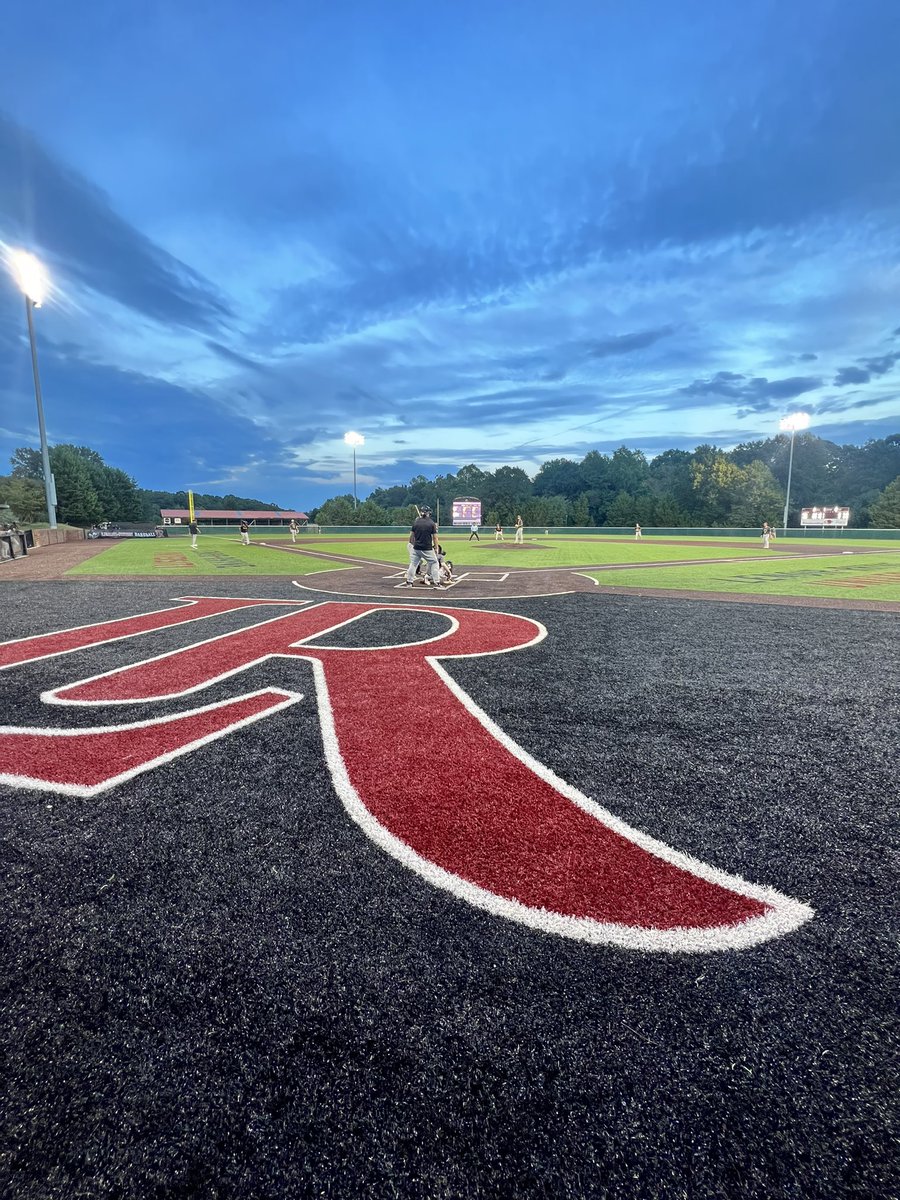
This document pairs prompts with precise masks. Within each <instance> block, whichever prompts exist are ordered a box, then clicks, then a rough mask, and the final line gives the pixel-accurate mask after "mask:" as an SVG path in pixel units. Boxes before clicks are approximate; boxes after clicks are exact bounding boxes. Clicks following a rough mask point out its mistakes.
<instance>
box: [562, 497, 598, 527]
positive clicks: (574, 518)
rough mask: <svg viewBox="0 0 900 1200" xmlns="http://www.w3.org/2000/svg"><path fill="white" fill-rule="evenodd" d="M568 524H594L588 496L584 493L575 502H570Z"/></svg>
mask: <svg viewBox="0 0 900 1200" xmlns="http://www.w3.org/2000/svg"><path fill="white" fill-rule="evenodd" d="M566 524H567V525H578V526H585V525H591V524H593V522H592V521H591V510H590V509H589V508H588V502H587V495H586V494H584V493H582V495H580V496H577V497H576V498H575V499H574V500H570V501H569V505H568V519H567V520H566Z"/></svg>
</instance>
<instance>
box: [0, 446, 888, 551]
mask: <svg viewBox="0 0 900 1200" xmlns="http://www.w3.org/2000/svg"><path fill="white" fill-rule="evenodd" d="M789 452H790V439H789V438H788V437H787V436H785V435H779V436H778V437H774V438H767V439H764V440H761V441H755V442H745V443H743V444H741V445H739V446H735V448H734V449H733V450H727V451H726V450H720V449H718V448H717V447H716V446H712V445H703V446H698V447H697V448H696V449H695V450H691V451H688V450H666V451H665V452H664V453H662V454H659V455H657V456H656V457H655V458H652V459H647V457H646V456H645V455H644V454H643V452H642V451H640V450H631V449H629V448H628V447H627V446H620V447H619V449H618V450H616V451H615V452H614V453H613V454H611V455H607V454H601V453H600V452H599V451H597V450H592V451H590V453H589V454H586V455H585V456H584V458H582V459H580V460H576V459H570V458H554V459H550V460H549V461H548V462H545V463H544V464H543V465H542V466H541V468H540V470H539V471H538V472H537V474H536V475H535V476H534V477H533V478H532V477H531V476H529V475H528V474H527V473H526V472H525V471H523V470H522V469H521V467H509V466H503V467H499V468H498V469H497V470H496V471H483V470H481V468H480V467H477V466H475V465H474V464H470V465H469V466H465V467H462V468H461V469H460V470H459V471H458V472H457V474H455V475H453V474H449V475H438V476H437V477H436V478H434V479H429V478H427V477H426V476H425V475H416V476H415V478H413V479H411V480H410V481H409V483H407V484H397V485H396V486H393V487H380V488H375V490H374V491H373V492H372V493H371V494H370V495H369V496H368V497H367V499H365V500H364V501H363V502H362V503H361V504H360V505H358V507H354V504H353V497H352V496H351V495H342V496H335V497H333V498H332V499H330V500H327V501H326V502H325V503H324V504H322V505H321V506H320V507H319V508H317V509H312V510H309V512H310V518H311V519H312V520H314V521H318V523H319V524H321V525H406V524H408V522H409V519H410V512H411V506H412V505H414V504H417V505H420V506H421V505H422V504H430V505H431V506H432V508H436V507H437V505H438V504H440V506H441V510H442V513H441V516H442V522H443V523H445V524H446V523H449V516H450V506H451V504H452V502H453V500H454V499H456V498H457V497H458V496H473V497H477V498H478V499H480V500H481V502H482V518H483V521H484V523H485V524H487V525H493V524H495V523H496V522H497V521H500V522H502V523H503V524H505V525H509V524H512V522H513V521H514V520H515V518H516V516H517V514H519V513H521V515H522V519H523V520H524V522H525V524H526V525H532V526H540V525H544V526H551V525H553V526H563V525H600V526H602V525H606V526H623V525H633V524H634V523H635V522H638V523H640V524H641V525H644V526H647V527H653V526H657V527H659V526H676V527H677V526H691V525H692V526H732V527H745V528H746V527H752V526H755V525H761V524H762V522H763V521H769V522H770V524H775V525H780V524H781V519H782V512H783V509H784V498H785V488H786V485H787V473H788V457H789ZM10 462H11V464H12V473H11V474H10V475H8V476H0V504H7V505H9V507H10V509H11V511H12V515H13V516H15V517H16V518H17V519H18V520H19V522H20V523H22V524H32V523H34V522H37V521H46V519H47V506H46V501H45V499H44V483H43V469H42V464H41V456H40V454H39V452H38V451H37V450H33V449H31V448H28V447H22V448H20V449H18V450H16V451H15V452H14V454H13V456H12V458H11V460H10ZM50 466H51V470H52V471H53V474H54V477H55V479H56V492H57V501H58V512H57V515H58V518H59V520H60V521H63V522H66V523H68V524H71V525H92V524H94V523H95V522H97V521H102V520H107V521H127V522H135V523H138V522H150V523H156V522H158V521H159V519H160V509H161V508H187V506H188V502H187V492H185V491H178V492H162V491H152V490H148V489H146V488H140V487H138V486H137V484H136V482H135V481H134V479H133V478H132V477H131V476H130V475H128V474H126V473H125V472H124V471H122V470H120V469H119V468H118V467H111V466H108V465H107V464H106V463H105V462H104V461H103V458H102V457H101V455H100V454H98V453H97V451H96V450H91V449H90V448H89V447H87V446H72V445H67V444H64V445H57V446H53V447H52V448H51V450H50ZM194 503H195V504H196V506H197V507H198V508H236V509H241V508H244V509H250V508H255V509H262V510H268V511H275V510H278V509H279V508H280V507H281V506H280V505H278V504H274V503H272V502H270V501H263V500H256V499H253V498H249V497H246V496H235V495H231V494H229V495H225V496H216V495H212V494H205V493H199V492H195V493H194ZM814 504H816V505H821V504H846V505H849V507H850V510H851V524H852V525H854V526H856V527H858V528H864V527H866V526H870V527H873V528H878V529H896V528H900V434H892V435H891V436H890V437H886V438H880V439H876V440H872V441H869V442H867V443H866V444H865V445H864V446H839V445H837V443H835V442H830V441H827V440H825V439H824V438H820V437H816V436H815V434H811V433H801V434H799V435H798V436H797V437H796V439H795V443H794V459H793V471H792V476H791V512H790V518H789V524H791V525H798V524H799V520H800V509H801V508H802V507H806V506H809V505H814ZM445 513H446V517H445V516H444V514H445Z"/></svg>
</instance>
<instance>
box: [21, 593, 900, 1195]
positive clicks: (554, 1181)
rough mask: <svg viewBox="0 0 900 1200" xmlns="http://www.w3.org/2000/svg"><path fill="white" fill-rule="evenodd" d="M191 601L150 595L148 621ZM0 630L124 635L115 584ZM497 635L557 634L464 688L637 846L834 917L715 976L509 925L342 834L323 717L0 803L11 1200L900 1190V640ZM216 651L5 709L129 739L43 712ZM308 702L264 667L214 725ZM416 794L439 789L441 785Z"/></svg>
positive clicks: (144, 642) (848, 618)
mask: <svg viewBox="0 0 900 1200" xmlns="http://www.w3.org/2000/svg"><path fill="white" fill-rule="evenodd" d="M217 588H218V590H219V591H220V592H221V593H223V594H230V595H234V594H240V593H241V591H242V590H243V591H244V592H245V593H246V594H247V595H257V594H258V593H259V585H258V583H255V582H254V581H249V580H248V581H246V582H243V583H242V582H238V583H236V584H235V583H234V582H233V581H228V582H226V581H221V582H220V583H219V584H218V585H217V584H216V583H215V582H214V581H207V582H206V583H205V585H204V590H206V591H209V592H210V593H211V594H215V591H216V589H217ZM172 594H173V588H172V585H171V584H170V583H154V582H152V581H148V582H147V583H146V585H145V586H143V587H142V588H141V589H140V605H139V607H140V608H142V609H143V610H144V611H149V610H151V609H157V608H161V607H164V606H165V605H166V604H167V602H168V601H169V598H170V597H171V595H172ZM5 601H6V604H5V612H4V619H5V629H4V633H5V636H6V637H10V638H13V637H23V636H26V635H28V634H33V633H40V632H46V631H47V630H51V629H59V628H65V627H70V626H74V625H79V624H84V623H88V622H91V621H97V620H101V619H109V618H112V617H119V616H126V615H132V614H134V613H135V612H136V611H137V608H136V603H135V590H134V587H133V585H131V584H130V583H116V582H114V581H108V582H105V583H103V584H102V585H101V584H99V583H97V584H91V582H90V581H85V582H84V584H83V585H80V586H79V587H77V588H73V587H71V586H69V585H67V584H65V583H47V584H42V583H29V584H15V583H10V584H9V585H8V586H7V588H6V594H5ZM501 607H504V608H510V607H511V608H514V609H515V611H518V612H521V613H522V614H523V615H526V616H530V617H533V618H535V619H537V620H540V621H542V622H543V623H544V624H545V625H546V626H547V628H548V637H547V638H546V639H545V640H544V641H543V642H541V643H540V645H538V646H535V647H534V648H533V649H532V650H530V651H529V652H527V653H522V654H513V655H502V656H499V657H497V658H494V659H489V660H480V661H479V660H476V659H472V660H460V661H458V662H457V663H455V664H454V665H453V667H452V673H453V676H454V678H456V679H457V680H458V682H459V683H460V685H461V686H463V687H464V688H465V689H466V690H467V691H469V692H470V693H471V694H472V696H473V697H474V698H475V700H476V701H477V703H478V704H479V705H481V707H482V708H483V709H484V710H485V711H486V713H487V714H488V716H489V717H490V718H491V719H493V720H495V721H496V722H497V723H498V724H499V725H500V726H501V727H502V728H503V729H505V730H506V731H507V732H508V733H509V734H510V735H511V736H512V737H514V738H515V739H516V740H517V741H518V742H519V743H520V744H521V745H522V746H523V747H524V748H525V749H526V750H527V751H528V752H529V753H531V754H533V755H534V756H535V757H536V758H538V759H539V760H540V761H542V762H544V763H546V764H547V766H549V767H550V768H552V769H553V770H554V771H556V772H557V773H558V774H559V775H561V776H562V777H564V778H566V779H567V780H569V781H570V782H571V783H573V784H574V785H575V786H577V787H579V788H581V789H582V790H583V791H585V792H586V793H588V794H590V795H592V796H594V797H595V798H596V799H597V800H598V801H600V802H601V803H604V804H606V805H607V806H608V807H609V808H611V809H612V810H613V811H615V812H616V813H617V814H618V815H620V816H621V817H622V818H623V819H625V820H627V821H629V822H631V823H632V824H634V825H637V826H639V827H641V828H643V829H645V830H646V831H647V832H648V833H650V834H651V835H653V836H655V837H659V838H661V839H663V840H664V841H666V842H668V843H669V844H671V845H674V846H677V847H679V848H680V849H682V850H684V851H686V852H689V853H693V854H696V855H697V856H698V857H700V858H702V859H703V860H705V861H711V862H714V863H716V864H717V865H719V866H721V867H722V868H723V869H726V870H730V871H735V872H737V873H740V874H742V875H744V876H745V877H747V878H751V879H752V878H755V879H759V880H764V881H765V882H768V883H771V884H772V885H773V886H777V887H779V888H781V889H783V890H784V891H786V892H788V893H789V894H792V895H796V896H798V897H801V898H803V899H805V900H807V901H808V902H809V903H811V904H812V905H813V907H814V908H815V909H816V917H815V918H814V919H813V920H812V921H811V922H809V923H808V924H807V925H806V926H804V927H803V929H801V930H800V931H798V933H797V934H796V935H792V936H790V937H787V938H784V939H781V940H779V941H775V942H770V943H766V944H765V945H762V946H760V947H757V948H755V949H753V950H749V951H744V952H739V953H724V954H714V955H710V956H693V955H683V956H677V955H676V956H668V955H665V956H659V955H653V954H634V953H628V952H624V951H622V950H617V949H612V948H609V947H586V946H584V945H579V944H576V943H571V942H567V941H566V940H564V939H561V938H554V937H549V936H542V935H539V934H536V933H534V932H533V931H530V930H527V929H524V928H522V927H518V926H516V925H514V924H512V923H511V922H508V921H502V920H499V919H496V918H492V917H490V916H488V915H487V914H485V913H482V912H479V911H477V910H475V909H473V908H471V907H470V906H468V905H465V904H462V903H459V902H458V901H455V900H453V899H452V898H451V897H449V896H448V895H447V894H446V893H444V892H441V891H440V890H438V889H436V888H432V887H429V886H428V885H427V884H426V883H424V881H422V880H420V879H418V878H417V877H415V876H413V875H411V874H410V872H408V871H406V870H404V869H403V868H402V867H401V866H400V865H399V864H398V863H396V862H395V861H394V860H393V859H390V858H389V857H388V856H386V855H385V854H383V853H382V852H381V851H379V849H378V848H377V847H376V846H375V845H374V844H373V843H371V842H370V841H369V840H368V839H367V838H366V837H365V836H364V835H363V834H362V833H361V832H360V830H359V829H358V828H357V827H356V826H354V825H353V824H352V822H350V821H349V820H348V818H347V816H346V814H345V813H344V812H343V810H342V808H341V805H340V803H339V802H338V800H337V797H336V795H335V793H334V789H333V787H332V784H331V781H330V777H329V775H328V773H327V771H326V769H325V766H324V763H323V758H322V740H321V733H320V730H319V726H318V721H317V719H316V716H315V712H314V707H313V705H312V704H311V703H310V704H307V703H300V704H298V705H296V706H294V707H293V708H292V709H291V710H290V711H289V712H285V713H282V714H278V715H276V716H274V717H272V718H271V719H270V720H268V721H266V722H263V723H261V724H259V725H257V726H254V727H252V729H250V730H247V731H245V732H242V733H238V734H236V735H234V736H232V737H227V738H224V739H222V740H221V741H218V742H216V743H213V744H211V745H209V746H207V747H204V748H202V749H201V750H199V751H197V752H196V753H194V754H191V755H189V756H187V757H186V758H182V759H178V760H176V761H175V762H173V763H172V764H170V765H169V766H168V767H165V768H160V769H159V770H157V771H154V772H151V773H149V774H147V775H144V776H140V777H138V778H137V779H135V780H132V781H130V782H129V783H127V784H124V785H122V787H120V788H117V789H114V790H113V791H111V792H109V793H107V794H104V795H101V796H99V797H97V798H96V799H95V800H93V801H91V802H90V803H85V802H83V801H73V800H71V799H64V798H61V797H57V796H53V795H50V794H47V793H29V792H24V791H19V790H16V789H12V788H8V787H0V828H2V836H3V845H4V847H5V855H6V858H5V861H6V864H7V869H6V870H5V871H4V872H3V874H2V882H0V886H2V888H3V893H4V894H3V903H2V904H0V914H2V915H0V922H2V930H3V933H4V935H5V937H6V939H7V940H6V947H7V950H6V957H5V974H6V988H5V989H4V992H3V995H2V997H0V1020H2V1024H3V1028H2V1036H3V1037H4V1045H5V1046H6V1049H7V1064H6V1068H5V1074H4V1088H5V1092H6V1103H7V1109H6V1114H7V1116H8V1119H9V1124H10V1129H11V1131H12V1134H13V1136H12V1137H11V1138H10V1142H9V1146H10V1149H9V1152H8V1155H7V1157H6V1159H5V1161H4V1166H3V1170H4V1172H8V1174H5V1176H4V1178H3V1183H4V1186H5V1195H8V1196H10V1198H11V1200H38V1198H39V1197H40V1198H42V1200H43V1198H44V1197H56V1196H58V1197H61V1198H63V1197H67V1196H76V1195H77V1196H79V1197H82V1198H83V1200H101V1198H102V1200H108V1198H109V1197H112V1196H114V1197H116V1198H117V1200H147V1197H148V1196H150V1195H152V1196H159V1197H163V1196H165V1197H173V1198H174V1197H185V1198H186V1197H194V1196H198V1197H199V1196H203V1197H207V1196H208V1197H217V1198H219V1200H226V1198H227V1200H260V1198H261V1197H265V1198H266V1200H292V1198H293V1197H306V1196H322V1197H332V1198H335V1200H337V1198H339V1200H356V1198H357V1197H359V1198H362V1197H366V1200H368V1198H370V1197H373V1196H377V1197H381V1196H403V1197H407V1196H408V1197H416V1198H419V1197H421V1198H423V1200H424V1198H425V1197H427V1198H428V1200H431V1198H434V1200H455V1198H456V1197H466V1200H487V1198H488V1197H490V1198H492V1200H493V1197H497V1196H513V1195H514V1196H516V1197H522V1198H523V1200H539V1198H541V1200H543V1198H546V1197H548V1196H552V1197H554V1198H555V1197H560V1198H561V1200H585V1198H593V1200H600V1198H602V1200H644V1198H647V1200H650V1198H651V1197H652V1198H654V1200H657V1198H659V1197H668V1196H672V1197H676V1196H679V1197H680V1196H689V1197H690V1198H691V1200H722V1198H723V1197H728V1198H729V1200H801V1198H804V1200H805V1198H807V1197H823V1198H824V1197H828V1200H857V1198H859V1200H861V1198H862V1197H867V1198H868V1197H881V1196H884V1197H886V1196H890V1195H896V1194H897V1192H898V1182H900V1180H898V1171H897V1157H896V1146H897V1139H898V1137H900V1113H898V1096H897V1089H896V1080H895V1078H894V1075H893V1073H892V1071H891V1067H890V1064H891V1063H892V1061H896V1055H897V1052H898V1049H900V1035H898V1028H897V1022H896V997H897V994H898V991H900V974H898V961H897V956H896V940H897V936H898V929H897V919H896V918H897V914H896V888H897V879H896V869H895V866H894V864H893V863H892V861H891V859H890V857H889V853H888V847H889V846H890V845H891V843H892V839H893V837H894V829H893V824H894V801H895V799H896V780H897V777H898V773H900V763H898V760H897V743H896V728H895V718H894V714H895V712H896V707H895V704H896V695H897V689H898V687H900V641H898V638H897V623H896V618H895V617H894V616H893V615H892V614H884V613H860V612H852V613H851V612H840V611H837V612H836V611H825V612H816V613H815V614H810V613H808V612H805V611H803V610H795V609H783V608H770V607H760V606H753V605H741V604H734V605H705V604H703V603H701V602H697V601H690V600H677V599H676V600H666V601H665V602H661V601H657V600H654V599H652V598H640V597H633V596H600V595H598V596H593V595H582V596H567V597H560V598H557V599H554V600H535V601H522V602H516V603H515V604H509V603H507V604H504V605H502V606H501ZM249 619H250V618H247V617H241V616H240V615H237V616H234V617H232V618H229V620H228V622H226V624H227V627H228V628H236V627H238V626H240V625H241V624H242V622H244V621H248V620H249ZM813 619H814V620H815V635H814V636H813V635H812V634H811V621H812V620H813ZM204 624H205V623H204ZM212 632H213V630H212V628H208V629H207V628H204V629H202V630H201V629H196V630H195V631H193V632H189V627H182V628H180V629H178V630H169V631H162V632H160V633H159V634H152V635H147V636H146V637H145V638H142V639H140V642H139V643H138V642H135V643H134V644H132V645H129V644H127V643H119V644H111V645H109V646H106V647H98V648H97V650H96V651H90V652H79V653H77V654H73V655H68V656H65V657H63V658H59V659H55V660H47V661H46V662H44V663H35V664H33V665H32V666H29V667H28V668H23V669H21V670H11V671H6V672H3V673H0V710H2V711H3V712H4V713H6V714H10V715H11V714H14V719H15V721H16V722H17V723H21V724H52V725H54V726H58V727H59V726H66V727H70V726H87V725H93V724H96V723H98V721H107V720H115V719H117V717H118V716H119V715H120V714H118V713H117V712H115V711H114V710H113V709H110V710H109V711H103V712H102V713H101V712H98V710H78V709H72V708H60V707H56V708H53V709H48V708H47V706H45V705H43V704H41V702H40V700H39V694H40V692H41V690H42V689H44V688H50V687H53V686H58V685H59V684H61V683H63V682H66V681H71V680H74V679H76V678H79V677H82V676H85V675H89V674H93V673H95V672H97V671H99V670H108V669H111V668H113V667H114V666H116V665H121V664H123V663H126V662H132V661H135V659H137V658H144V657H149V656H150V655H152V654H159V653H162V652H164V651H166V650H170V649H174V648H176V647H177V646H178V645H181V644H188V643H189V642H190V641H192V640H194V639H195V638H196V637H198V636H203V637H206V636H209V635H210V634H211V633H212ZM354 632H355V634H356V636H357V637H360V636H361V634H362V632H363V631H362V630H361V629H357V630H356V631H354ZM402 634H403V630H400V631H399V634H398V636H402ZM377 636H378V637H379V638H383V637H384V636H385V633H384V628H383V627H380V628H379V629H378V631H377ZM298 685H299V687H300V690H302V691H304V692H306V693H310V692H311V680H310V678H309V676H308V675H306V676H305V677H304V672H303V668H302V666H301V665H300V664H297V663H289V662H286V661H285V660H283V659H274V660H271V661H269V662H267V663H265V664H263V665H261V666H260V667H258V668H253V669H251V670H250V671H248V672H246V673H245V674H244V675H243V676H242V678H241V679H240V680H239V681H235V680H231V681H224V682H223V683H222V684H220V685H216V686H215V687H213V688H211V689H208V690H207V691H206V692H205V693H204V694H203V696H202V700H203V701H204V702H206V701H212V700H215V699H219V698H224V697H225V696H227V695H229V694H233V691H234V690H235V689H236V688H240V689H242V690H243V689H247V690H249V689H250V688H253V687H259V686H282V687H289V688H294V687H297V686H298ZM163 707H165V706H163ZM176 707H179V706H176ZM159 711H160V705H147V706H144V707H142V706H134V707H131V708H130V709H129V711H128V713H127V719H129V720H137V719H140V718H143V717H145V716H151V715H157V714H158V713H159ZM166 711H168V709H166ZM836 713H839V714H840V720H837V719H834V714H836ZM7 719H10V717H8V718H7ZM439 735H440V730H429V731H428V736H429V739H430V743H429V744H433V742H434V740H435V739H436V740H437V742H438V746H439V750H440V754H441V755H443V754H451V753H452V752H453V748H452V746H440V737H439ZM397 753H398V755H408V754H409V753H410V748H409V746H402V747H398V750H397ZM422 769H423V770H430V769H434V770H435V777H436V786H439V763H438V765H437V767H432V766H431V765H430V764H429V763H428V762H423V768H422ZM447 802H448V804H452V803H465V797H447Z"/></svg>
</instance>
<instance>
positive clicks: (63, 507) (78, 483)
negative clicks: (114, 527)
mask: <svg viewBox="0 0 900 1200" xmlns="http://www.w3.org/2000/svg"><path fill="white" fill-rule="evenodd" d="M50 469H51V470H52V472H53V478H54V479H55V480H56V505H57V515H58V516H59V519H60V520H61V521H65V522H66V523H67V524H69V525H92V524H93V523H94V522H95V521H101V520H103V517H104V513H103V508H102V506H101V504H100V500H99V498H98V496H97V492H96V491H95V489H94V485H93V483H92V481H91V474H90V471H89V470H88V464H87V463H86V462H85V460H84V458H83V457H82V456H81V455H80V454H79V453H78V452H77V450H76V448H75V447H74V446H51V448H50Z"/></svg>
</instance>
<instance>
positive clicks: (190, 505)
mask: <svg viewBox="0 0 900 1200" xmlns="http://www.w3.org/2000/svg"><path fill="white" fill-rule="evenodd" d="M193 519H194V493H193V492H188V520H189V521H193Z"/></svg>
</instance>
